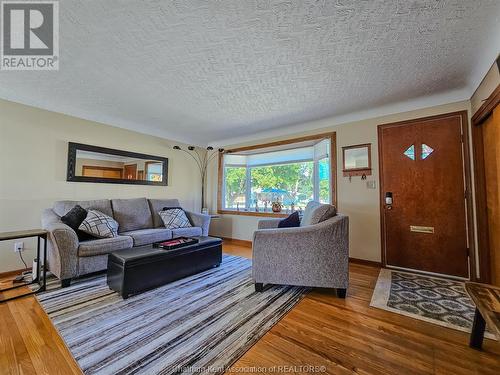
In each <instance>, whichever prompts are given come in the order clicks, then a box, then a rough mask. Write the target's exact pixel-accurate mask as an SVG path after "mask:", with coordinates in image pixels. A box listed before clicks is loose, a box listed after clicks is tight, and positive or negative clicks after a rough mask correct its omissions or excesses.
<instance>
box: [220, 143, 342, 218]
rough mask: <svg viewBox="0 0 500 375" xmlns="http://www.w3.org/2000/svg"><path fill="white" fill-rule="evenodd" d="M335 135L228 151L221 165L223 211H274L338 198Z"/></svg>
mask: <svg viewBox="0 0 500 375" xmlns="http://www.w3.org/2000/svg"><path fill="white" fill-rule="evenodd" d="M334 155H335V135H334V134H327V135H320V136H313V137H304V138H300V139H297V140H290V141H286V142H279V143H278V142H276V143H273V144H266V145H261V146H252V147H246V148H241V149H234V150H228V151H226V153H224V154H222V155H221V158H220V163H221V166H220V168H219V173H220V175H219V183H220V184H219V197H220V199H219V207H218V208H219V212H221V213H243V214H269V215H273V214H274V213H273V212H272V204H273V203H274V202H279V203H280V204H281V205H282V213H288V212H291V211H293V210H303V209H304V208H305V206H306V205H307V203H308V202H309V201H311V200H317V201H320V202H322V203H335V202H334V194H333V192H334V182H335V181H332V176H334V175H335V174H334V173H333V169H332V166H333V168H334V167H335V165H334V163H332V160H335V159H334Z"/></svg>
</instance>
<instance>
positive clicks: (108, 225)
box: [78, 210, 118, 238]
mask: <svg viewBox="0 0 500 375" xmlns="http://www.w3.org/2000/svg"><path fill="white" fill-rule="evenodd" d="M78 229H80V230H81V231H83V232H85V233H88V234H91V235H92V236H94V237H97V238H110V237H116V236H118V223H117V222H116V220H115V219H113V218H112V217H109V216H108V215H105V214H103V213H102V212H100V211H97V210H88V211H87V217H86V218H85V220H83V222H82V224H81V225H80V227H79V228H78Z"/></svg>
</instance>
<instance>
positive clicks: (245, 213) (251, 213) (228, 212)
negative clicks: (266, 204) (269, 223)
mask: <svg viewBox="0 0 500 375" xmlns="http://www.w3.org/2000/svg"><path fill="white" fill-rule="evenodd" d="M217 213H219V214H221V215H240V216H260V217H276V218H281V217H287V216H288V215H290V214H287V213H283V212H279V213H274V212H255V211H236V210H218V211H217Z"/></svg>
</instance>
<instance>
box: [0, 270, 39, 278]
mask: <svg viewBox="0 0 500 375" xmlns="http://www.w3.org/2000/svg"><path fill="white" fill-rule="evenodd" d="M25 271H31V268H21V269H20V270H13V271H6V272H1V273H0V278H4V277H10V276H17V275H20V274H21V273H22V272H25Z"/></svg>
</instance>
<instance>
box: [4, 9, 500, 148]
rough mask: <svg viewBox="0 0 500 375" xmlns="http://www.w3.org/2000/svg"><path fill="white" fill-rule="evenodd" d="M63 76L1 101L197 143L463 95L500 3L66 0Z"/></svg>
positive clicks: (19, 86) (22, 86)
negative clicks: (425, 98)
mask: <svg viewBox="0 0 500 375" xmlns="http://www.w3.org/2000/svg"><path fill="white" fill-rule="evenodd" d="M59 12H60V65H59V66H60V70H59V71H50V72H26V71H24V72H21V71H19V72H12V71H2V72H0V97H1V98H4V99H8V100H12V101H16V102H20V103H24V104H30V105H34V106H37V107H41V108H45V109H49V110H53V111H56V112H62V113H66V114H70V115H74V116H77V117H82V118H86V119H90V120H96V121H101V122H104V123H108V124H111V125H116V126H121V127H125V128H129V129H134V130H137V131H141V132H145V133H150V134H155V135H160V136H163V137H167V138H172V139H177V140H181V141H189V142H194V143H197V144H206V143H207V142H212V141H220V140H223V139H228V138H234V137H242V136H252V135H255V134H256V133H258V132H261V131H267V130H269V129H272V130H273V131H276V129H277V128H283V129H285V128H286V127H287V126H289V125H293V124H297V123H300V122H304V121H308V120H314V119H319V118H324V117H328V116H341V115H346V114H349V113H356V112H359V111H366V110H367V109H373V108H378V107H383V106H387V105H388V104H391V103H395V102H403V101H411V100H412V99H415V98H419V97H422V96H428V95H436V94H443V93H447V92H454V93H459V94H458V96H460V95H462V96H464V97H463V98H459V97H457V96H456V95H457V94H456V95H455V97H450V98H452V99H468V97H465V96H466V95H469V96H470V94H471V92H472V89H473V88H474V87H473V85H476V84H478V83H479V82H478V80H479V78H480V77H481V74H484V73H485V72H486V70H487V67H488V66H489V65H490V64H491V63H492V62H493V59H494V58H495V56H496V54H497V53H498V50H499V45H498V35H500V29H499V24H500V22H499V16H500V1H499V0H474V1H473V0H446V1H445V0H400V1H396V0H332V1H327V0H323V1H288V0H282V1H271V0H262V1H260V0H253V1H251V0H246V1H234V0H228V1H223V0H219V1H215V0H212V1H181V0H178V1H123V0H122V1H118V0H115V1H110V0H86V1H81V0H61V1H60V5H59Z"/></svg>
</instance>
